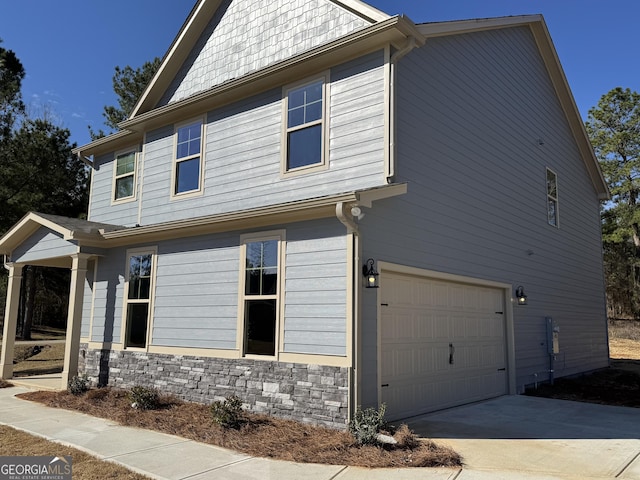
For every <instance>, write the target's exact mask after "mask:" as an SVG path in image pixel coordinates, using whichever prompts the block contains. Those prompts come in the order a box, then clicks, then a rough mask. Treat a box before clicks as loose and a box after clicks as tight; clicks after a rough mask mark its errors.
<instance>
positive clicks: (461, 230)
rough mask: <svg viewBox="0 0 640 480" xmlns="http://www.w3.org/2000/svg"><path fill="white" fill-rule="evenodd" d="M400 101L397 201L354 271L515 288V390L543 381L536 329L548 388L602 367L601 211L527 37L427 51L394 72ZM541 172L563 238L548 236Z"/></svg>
mask: <svg viewBox="0 0 640 480" xmlns="http://www.w3.org/2000/svg"><path fill="white" fill-rule="evenodd" d="M397 88H398V97H397V112H398V113H397V132H398V137H397V149H398V150H397V152H398V157H397V181H400V182H405V181H406V182H408V194H407V195H405V196H403V197H399V198H395V199H389V200H385V201H381V202H377V203H376V205H374V208H373V209H371V210H370V211H368V212H366V213H367V216H366V217H365V218H364V219H363V220H362V232H363V235H362V238H363V245H364V258H367V257H373V258H375V259H377V260H384V261H388V262H392V263H397V264H402V265H410V266H415V267H419V268H424V269H427V270H434V271H439V272H448V273H454V274H459V275H464V276H469V277H474V278H480V279H487V280H492V281H497V282H502V283H506V284H512V285H513V288H515V287H516V286H518V285H522V286H523V287H524V289H525V292H526V294H527V295H528V297H529V302H528V303H529V304H528V305H527V306H517V305H515V306H514V307H513V313H514V326H515V350H516V374H517V387H518V389H519V390H520V389H521V388H522V387H523V386H524V385H527V384H531V383H533V382H534V381H535V380H536V379H538V380H546V379H547V378H548V369H549V357H548V355H547V350H546V349H547V347H546V337H545V321H544V318H545V316H552V317H553V318H554V319H555V320H556V322H557V324H558V325H559V326H560V354H559V355H558V359H557V361H556V365H555V370H556V375H557V376H564V375H571V374H574V373H577V372H581V371H588V370H592V369H596V368H600V367H604V366H606V365H607V363H608V347H607V332H606V311H605V303H604V281H603V267H602V254H601V237H600V221H599V203H598V200H597V197H596V193H595V191H594V188H593V184H592V182H591V180H590V178H589V176H588V174H587V171H586V169H585V166H584V163H583V161H582V159H581V157H580V154H579V151H578V149H577V147H576V145H575V141H574V139H573V137H572V134H571V131H570V129H569V126H568V124H567V122H566V118H565V117H564V113H563V111H562V108H561V106H560V104H559V102H558V100H557V97H556V95H555V91H554V88H553V86H552V84H551V82H550V80H549V78H548V76H547V73H546V70H545V67H544V64H543V62H542V59H541V57H540V55H539V53H538V51H537V48H536V45H535V41H534V39H533V36H532V35H531V33H530V31H529V30H528V29H527V28H524V27H522V28H509V29H501V30H493V31H486V32H481V33H473V34H466V35H459V36H453V37H443V38H435V39H430V40H429V42H427V44H426V45H425V46H424V47H423V48H420V49H417V50H415V51H413V52H412V53H411V54H410V55H408V56H407V57H405V58H403V59H402V60H401V61H400V64H399V66H398V79H397ZM539 139H540V140H542V142H543V144H542V145H540V144H539V141H538V140H539ZM546 167H549V168H551V169H552V170H554V171H555V172H556V173H557V175H558V196H559V198H558V200H559V225H560V228H554V227H552V226H549V225H548V224H547V206H546V184H545V180H546V177H545V175H546ZM363 306H364V318H363V321H364V326H363V330H364V338H363V344H364V357H363V365H364V367H365V371H364V382H363V384H364V389H365V390H364V398H365V400H366V402H365V403H375V401H376V398H377V394H376V385H377V378H376V371H377V370H376V368H377V365H376V362H377V356H376V348H377V339H376V322H375V319H376V305H375V292H372V291H370V290H369V291H367V290H365V292H364V294H363ZM536 375H537V377H536Z"/></svg>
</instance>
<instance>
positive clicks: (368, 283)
mask: <svg viewBox="0 0 640 480" xmlns="http://www.w3.org/2000/svg"><path fill="white" fill-rule="evenodd" d="M374 263H375V262H374V260H373V258H370V259H369V260H367V261H366V263H365V264H364V265H363V266H362V275H364V278H365V287H367V288H378V275H379V273H378V272H376V267H374Z"/></svg>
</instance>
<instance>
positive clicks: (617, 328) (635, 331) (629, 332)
mask: <svg viewBox="0 0 640 480" xmlns="http://www.w3.org/2000/svg"><path fill="white" fill-rule="evenodd" d="M609 338H610V339H614V340H634V341H636V342H640V321H638V320H609Z"/></svg>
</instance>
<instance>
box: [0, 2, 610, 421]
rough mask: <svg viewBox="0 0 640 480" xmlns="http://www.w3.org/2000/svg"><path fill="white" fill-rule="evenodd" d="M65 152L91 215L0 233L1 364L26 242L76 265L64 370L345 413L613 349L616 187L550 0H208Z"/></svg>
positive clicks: (540, 377)
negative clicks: (607, 225) (127, 92)
mask: <svg viewBox="0 0 640 480" xmlns="http://www.w3.org/2000/svg"><path fill="white" fill-rule="evenodd" d="M75 153H76V154H77V155H79V156H81V157H82V158H84V159H85V161H86V162H87V163H88V165H89V167H90V168H91V173H92V176H91V198H90V206H89V212H88V221H83V220H75V219H67V218H61V217H54V216H50V215H42V214H38V213H30V214H29V215H27V216H26V217H25V218H23V219H22V220H21V221H20V222H19V223H18V224H17V225H15V226H14V227H13V228H12V229H11V230H10V231H9V232H8V233H7V234H6V235H5V236H4V237H3V238H2V239H0V253H3V254H5V255H6V266H7V268H8V269H9V272H10V277H9V292H8V296H7V309H6V320H5V325H4V339H3V349H2V355H3V356H2V359H1V365H0V367H1V369H2V376H3V377H4V378H11V376H12V364H11V360H12V351H13V345H12V338H13V333H14V332H15V323H16V317H17V306H18V298H19V290H20V277H21V270H22V267H23V266H24V265H48V266H57V267H61V268H70V269H71V272H72V280H71V286H70V307H69V317H68V328H67V336H66V347H67V348H66V354H65V369H64V372H63V379H62V384H63V385H62V386H66V382H67V381H68V380H69V379H70V378H71V377H73V376H74V375H76V374H77V372H78V371H80V372H85V373H86V374H87V375H88V376H89V378H90V379H91V380H92V381H93V382H95V383H98V384H102V385H107V384H108V385H112V386H123V387H125V386H132V385H134V384H142V385H148V386H156V387H158V388H159V389H160V390H161V391H163V392H171V393H175V394H177V395H179V396H181V397H183V398H186V399H189V400H195V401H200V402H210V401H212V400H213V399H217V398H220V397H225V396H227V395H230V394H235V395H238V396H239V397H240V398H242V400H243V401H244V402H245V404H246V405H247V407H248V408H250V409H251V410H253V411H261V412H269V413H272V414H278V415H284V416H291V417H294V418H298V419H302V420H304V421H311V422H316V423H324V424H329V425H334V426H340V427H344V425H345V422H346V421H347V420H348V418H349V416H350V414H351V413H352V412H353V411H354V408H355V407H356V406H357V405H363V406H369V405H377V404H379V403H382V402H386V404H387V406H388V414H389V418H390V419H397V418H404V417H409V416H412V415H416V414H419V413H423V412H426V411H431V410H436V409H440V408H445V407H450V406H454V405H459V404H463V403H467V402H472V401H477V400H482V399H486V398H491V397H495V396H500V395H505V394H516V393H521V392H522V391H523V390H524V387H525V386H526V385H529V384H533V383H535V382H540V381H546V380H550V379H552V378H553V376H554V375H555V376H564V375H571V374H576V373H579V372H584V371H589V370H594V369H598V368H601V367H605V366H607V364H608V345H607V328H606V310H605V297H604V282H603V267H602V256H601V238H600V221H599V202H600V201H601V200H602V199H606V198H607V196H608V191H607V187H606V184H605V182H604V180H603V177H602V174H601V172H600V170H599V167H598V163H597V161H596V159H595V157H594V154H593V151H592V149H591V146H590V144H589V141H588V140H587V137H586V135H585V131H584V128H583V124H582V122H581V119H580V116H579V113H578V111H577V108H576V106H575V103H574V100H573V98H572V96H571V93H570V91H569V87H568V85H567V82H566V79H565V77H564V74H563V72H562V68H561V66H560V64H559V61H558V58H557V55H556V53H555V50H554V47H553V45H552V42H551V39H550V37H549V33H548V31H547V28H546V26H545V23H544V20H543V18H542V17H541V16H538V15H533V16H522V17H508V18H496V19H483V20H467V21H458V22H444V23H424V24H414V23H413V22H412V21H411V20H409V19H408V18H406V17H404V16H388V15H386V14H384V13H382V12H380V11H378V10H376V9H374V8H372V7H370V6H368V5H366V4H364V3H362V2H360V1H358V0H305V1H284V0H278V1H269V2H264V1H257V0H198V1H197V3H196V5H195V7H194V9H193V11H192V12H191V14H190V16H189V18H188V19H187V21H186V22H185V24H184V26H183V27H182V29H181V30H180V32H179V33H178V36H177V37H176V39H175V41H174V42H173V44H172V45H171V46H170V47H169V50H168V52H167V54H166V55H165V57H164V59H163V61H162V65H161V67H160V69H159V71H158V72H157V74H156V75H155V77H154V78H153V80H152V82H151V83H150V85H149V86H148V88H147V89H146V91H145V92H144V94H143V95H142V97H141V98H140V100H139V102H138V103H137V105H136V107H135V108H134V110H133V112H132V113H131V115H130V117H129V118H128V119H127V120H126V121H124V122H123V123H122V124H121V130H120V131H119V132H118V133H116V134H113V135H110V136H108V137H106V138H102V139H99V140H96V141H94V142H92V143H90V144H88V145H85V146H82V147H79V148H77V149H76V151H75ZM558 330H559V332H558ZM554 348H555V350H554Z"/></svg>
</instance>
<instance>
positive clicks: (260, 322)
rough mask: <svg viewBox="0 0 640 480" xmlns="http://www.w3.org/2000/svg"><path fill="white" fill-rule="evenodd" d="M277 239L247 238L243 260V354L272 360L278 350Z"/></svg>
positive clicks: (279, 238) (278, 238)
mask: <svg viewBox="0 0 640 480" xmlns="http://www.w3.org/2000/svg"><path fill="white" fill-rule="evenodd" d="M281 238H282V237H281V236H280V235H277V236H273V235H271V236H264V237H262V238H259V239H256V238H255V237H253V238H248V239H245V240H244V241H243V244H242V256H243V259H242V260H243V290H242V291H243V295H242V310H243V313H242V317H243V336H244V338H243V347H244V348H243V352H244V354H246V355H265V356H275V355H276V351H277V348H278V318H279V302H278V298H279V291H280V245H281Z"/></svg>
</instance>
